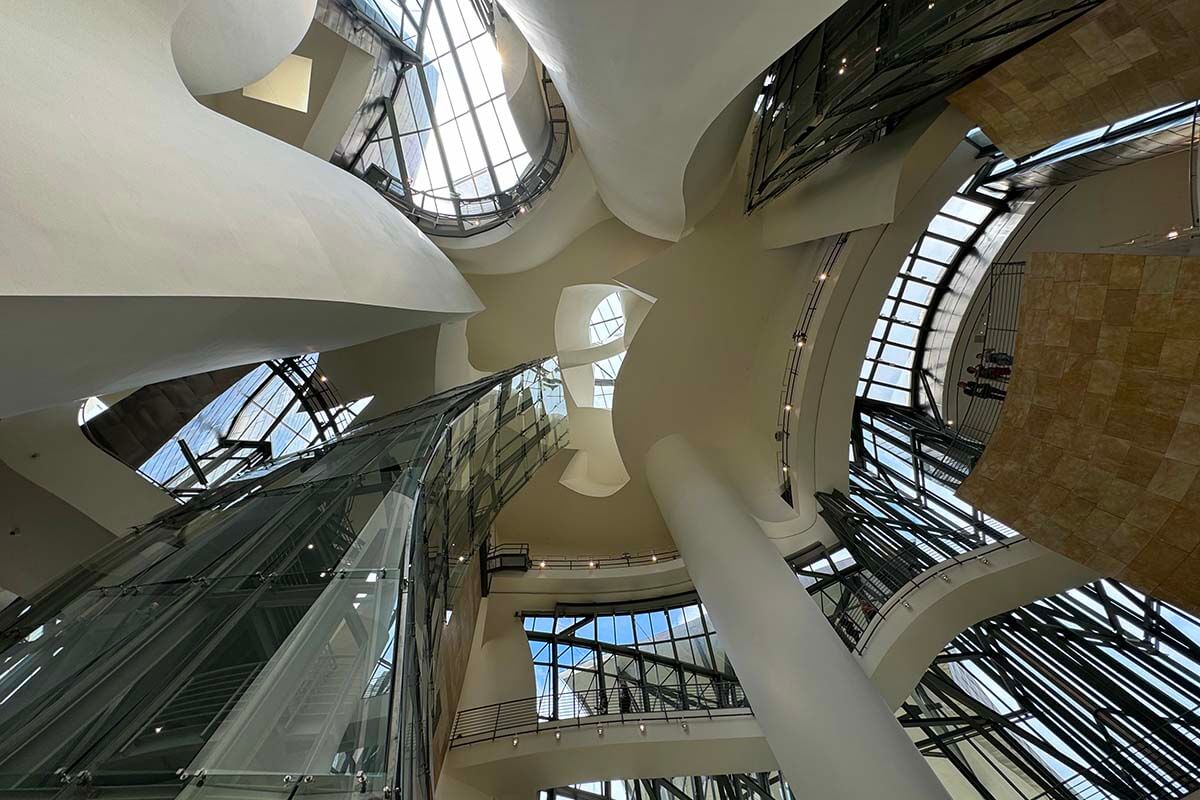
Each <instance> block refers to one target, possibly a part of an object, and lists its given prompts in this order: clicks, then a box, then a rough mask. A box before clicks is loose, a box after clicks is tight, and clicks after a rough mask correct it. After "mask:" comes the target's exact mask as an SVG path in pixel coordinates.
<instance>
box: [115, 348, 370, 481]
mask: <svg viewBox="0 0 1200 800" xmlns="http://www.w3.org/2000/svg"><path fill="white" fill-rule="evenodd" d="M318 358H319V354H317V353H313V354H310V355H305V356H300V357H298V358H286V359H281V360H278V361H268V362H265V363H263V364H259V365H258V366H257V367H255V368H254V369H252V370H251V371H250V372H248V373H247V374H246V375H245V376H243V377H242V378H241V379H240V380H238V381H237V383H235V384H234V385H233V386H230V387H229V388H228V389H226V390H225V391H224V392H223V393H221V395H220V396H219V397H217V398H216V399H215V400H213V401H212V402H211V403H210V404H209V405H208V406H206V407H205V408H204V409H203V410H202V411H201V412H200V413H199V414H197V415H196V416H195V417H193V418H192V419H191V420H190V421H189V422H188V423H187V424H186V425H184V426H183V427H182V428H180V430H179V432H178V433H177V434H176V435H175V436H173V437H172V438H171V439H170V440H168V441H167V442H165V443H164V444H163V445H162V447H160V448H159V449H158V450H157V451H156V452H155V453H154V454H153V455H151V456H150V457H149V458H148V459H146V461H145V463H143V464H142V465H141V466H140V467H138V472H139V473H140V474H141V475H142V476H143V477H145V478H146V479H147V480H149V481H150V482H151V483H154V484H157V485H159V486H162V487H163V488H164V489H166V490H167V491H168V492H170V493H171V494H173V495H175V496H176V497H178V498H186V497H189V496H194V495H196V494H199V493H200V492H202V491H204V490H205V489H208V488H215V487H217V486H219V485H221V483H223V482H224V481H226V480H229V479H230V478H231V477H233V476H235V475H237V474H238V473H239V472H242V471H244V470H246V469H248V468H251V467H253V466H255V465H257V464H260V463H262V462H263V461H266V460H268V459H271V458H281V457H283V456H287V455H291V454H292V453H295V452H298V451H300V450H304V449H306V448H308V447H310V446H312V445H313V444H314V443H316V442H318V441H324V440H325V439H329V438H332V437H333V436H335V435H336V434H337V432H338V431H343V430H346V429H347V428H349V427H350V425H351V424H352V423H353V422H354V420H355V418H356V417H357V416H358V415H359V414H360V413H362V411H363V409H365V408H366V407H367V405H368V404H369V403H370V402H371V398H370V397H364V398H361V399H359V400H355V401H354V402H352V403H348V404H343V403H342V402H341V401H340V400H339V399H338V398H337V396H336V394H335V393H334V392H333V391H332V389H331V388H330V387H329V384H328V381H327V379H326V378H325V376H324V375H320V374H319V373H318V371H317V359H318Z"/></svg>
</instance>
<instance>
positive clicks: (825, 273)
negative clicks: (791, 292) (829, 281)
mask: <svg viewBox="0 0 1200 800" xmlns="http://www.w3.org/2000/svg"><path fill="white" fill-rule="evenodd" d="M828 277H829V273H828V272H822V273H821V274H820V275H818V276H817V280H819V281H823V280H825V279H826V278H828Z"/></svg>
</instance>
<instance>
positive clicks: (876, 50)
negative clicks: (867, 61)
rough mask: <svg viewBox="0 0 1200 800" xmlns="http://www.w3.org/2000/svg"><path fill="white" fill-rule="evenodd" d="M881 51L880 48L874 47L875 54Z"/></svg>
mask: <svg viewBox="0 0 1200 800" xmlns="http://www.w3.org/2000/svg"><path fill="white" fill-rule="evenodd" d="M882 49H883V48H882V47H876V48H875V52H876V53H878V52H879V51H880V50H882Z"/></svg>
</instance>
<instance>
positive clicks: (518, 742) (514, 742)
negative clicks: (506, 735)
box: [513, 736, 521, 747]
mask: <svg viewBox="0 0 1200 800" xmlns="http://www.w3.org/2000/svg"><path fill="white" fill-rule="evenodd" d="M520 742H521V740H520V739H518V738H517V737H515V736H514V737H513V747H516V746H517V745H518V744H520Z"/></svg>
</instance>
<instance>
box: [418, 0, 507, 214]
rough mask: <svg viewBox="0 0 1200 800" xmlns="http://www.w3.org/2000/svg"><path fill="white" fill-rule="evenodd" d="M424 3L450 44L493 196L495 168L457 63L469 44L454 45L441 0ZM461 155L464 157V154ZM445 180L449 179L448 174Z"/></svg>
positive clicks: (497, 181)
mask: <svg viewBox="0 0 1200 800" xmlns="http://www.w3.org/2000/svg"><path fill="white" fill-rule="evenodd" d="M426 2H428V3H436V4H437V8H438V17H440V18H441V20H442V28H443V29H444V30H445V32H446V41H447V42H449V44H450V60H451V61H453V62H454V68H455V69H456V70H457V71H458V79H459V80H460V81H462V87H463V94H465V95H466V96H467V113H468V114H470V115H471V122H472V123H473V124H474V126H475V134H476V135H477V136H478V137H479V146H480V147H481V148H483V160H484V163H485V164H486V165H487V171H488V175H489V176H490V177H491V179H492V192H491V193H492V194H495V193H497V192H499V191H500V181H499V179H498V178H497V177H496V168H495V166H494V164H493V159H492V154H491V151H490V150H489V149H488V145H487V141H486V140H485V139H484V137H483V126H482V125H480V124H479V115H478V114H476V113H475V101H474V99H473V98H472V97H471V90H470V89H469V88H468V87H467V74H466V72H464V71H463V67H462V62H461V61H459V58H458V48H459V47H463V46H466V45H470V42H467V43H466V45H458V44H455V43H454V39H453V37H452V36H451V35H450V24H449V23H448V22H446V10H445V9H444V8H442V0H426ZM471 41H474V40H471ZM460 116H461V115H460ZM456 119H457V118H456ZM463 155H466V153H464V154H463ZM447 178H449V175H448V174H447ZM451 186H452V188H453V184H451ZM460 215H461V212H460Z"/></svg>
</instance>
